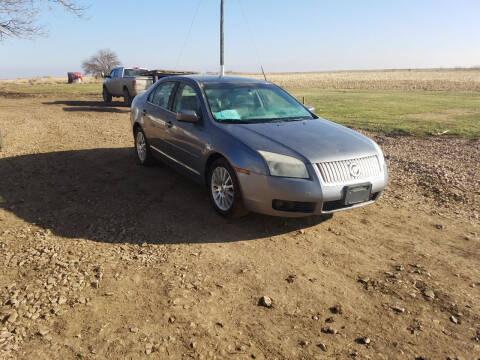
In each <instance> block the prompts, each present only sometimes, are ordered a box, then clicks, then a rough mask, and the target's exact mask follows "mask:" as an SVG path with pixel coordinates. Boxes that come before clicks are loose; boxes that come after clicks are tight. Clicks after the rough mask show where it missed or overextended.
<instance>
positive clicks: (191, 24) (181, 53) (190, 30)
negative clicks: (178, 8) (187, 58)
mask: <svg viewBox="0 0 480 360" xmlns="http://www.w3.org/2000/svg"><path fill="white" fill-rule="evenodd" d="M202 2H203V0H198V3H197V8H196V9H195V13H194V14H193V18H192V22H191V23H190V27H189V28H188V33H187V37H186V38H185V41H184V42H183V45H182V47H181V49H180V54H178V58H177V62H176V63H175V68H177V67H178V64H179V63H180V59H181V58H182V56H183V51H184V50H185V46H186V45H187V42H188V40H189V39H190V34H191V33H192V28H193V23H194V22H195V19H196V18H197V14H198V10H199V9H200V5H201V4H202Z"/></svg>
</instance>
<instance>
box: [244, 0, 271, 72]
mask: <svg viewBox="0 0 480 360" xmlns="http://www.w3.org/2000/svg"><path fill="white" fill-rule="evenodd" d="M237 2H238V5H239V6H240V10H241V12H242V16H243V20H244V21H245V23H246V24H247V30H248V33H249V35H250V40H251V41H252V43H253V48H254V49H255V55H256V56H257V62H258V64H259V65H260V69H261V70H262V73H263V77H264V78H265V80H267V77H266V76H265V71H263V66H262V61H261V59H260V52H259V51H258V46H257V42H256V41H255V37H254V36H253V32H252V28H251V26H250V23H249V22H248V19H247V16H246V15H245V10H244V9H243V5H242V1H241V0H237Z"/></svg>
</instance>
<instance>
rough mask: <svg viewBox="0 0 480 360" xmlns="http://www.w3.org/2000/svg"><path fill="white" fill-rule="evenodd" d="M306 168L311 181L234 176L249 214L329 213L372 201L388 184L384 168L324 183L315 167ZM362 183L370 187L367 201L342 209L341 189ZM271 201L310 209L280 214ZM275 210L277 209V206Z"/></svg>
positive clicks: (309, 165)
mask: <svg viewBox="0 0 480 360" xmlns="http://www.w3.org/2000/svg"><path fill="white" fill-rule="evenodd" d="M307 167H308V171H309V173H310V174H314V176H312V178H311V179H295V178H282V177H275V176H269V175H260V174H253V173H250V174H244V173H237V177H238V180H239V182H240V188H241V191H242V197H243V201H244V205H245V207H246V208H247V209H248V210H250V211H253V212H257V213H261V214H266V215H273V216H282V217H302V216H311V215H320V214H331V213H334V212H337V211H341V210H348V209H353V208H357V207H360V206H364V205H368V204H371V203H373V202H375V201H376V200H377V199H378V198H379V196H380V193H381V192H382V191H383V189H384V188H385V187H386V185H387V182H388V175H387V171H386V168H383V169H382V171H381V173H380V174H379V175H377V176H374V177H370V178H366V179H365V178H364V179H362V180H358V181H353V182H346V183H336V184H325V183H324V182H323V181H322V180H321V175H320V172H319V170H318V168H317V165H312V164H308V165H307ZM363 183H370V184H372V190H371V193H372V197H371V199H370V200H369V201H366V202H362V203H359V204H355V205H350V206H343V205H342V199H343V197H344V190H345V187H346V186H349V185H356V184H363ZM275 200H281V201H284V202H295V203H302V204H307V203H310V204H312V206H305V205H301V204H300V206H299V207H298V209H297V208H296V210H292V211H281V210H276V209H274V206H273V205H277V203H274V201H275ZM275 207H277V208H278V206H275Z"/></svg>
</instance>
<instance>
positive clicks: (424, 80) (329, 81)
mask: <svg viewBox="0 0 480 360" xmlns="http://www.w3.org/2000/svg"><path fill="white" fill-rule="evenodd" d="M242 75H244V76H251V77H255V78H262V77H263V75H259V74H242ZM267 78H268V80H269V81H272V82H274V83H276V84H278V85H279V86H281V87H285V88H290V89H302V88H303V89H304V88H310V89H312V88H317V89H368V90H432V91H437V90H444V91H480V69H471V70H467V69H465V70H463V69H462V70H454V69H447V70H441V69H439V70H384V71H336V72H311V73H275V74H268V75H267Z"/></svg>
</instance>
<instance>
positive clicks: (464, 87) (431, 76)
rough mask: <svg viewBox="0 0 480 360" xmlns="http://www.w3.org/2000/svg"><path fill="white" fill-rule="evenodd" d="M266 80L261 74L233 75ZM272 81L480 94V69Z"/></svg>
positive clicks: (44, 80)
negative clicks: (474, 92)
mask: <svg viewBox="0 0 480 360" xmlns="http://www.w3.org/2000/svg"><path fill="white" fill-rule="evenodd" d="M233 74H234V75H239V76H247V77H254V78H263V75H261V74H248V73H233ZM267 78H268V80H269V81H272V82H274V83H276V84H278V85H280V86H282V87H286V88H289V89H303V88H310V89H311V88H317V89H370V90H374V89H378V90H432V91H436V90H449V91H480V68H475V69H432V70H375V71H325V72H302V73H271V74H267ZM83 80H84V83H86V84H100V83H101V82H102V79H101V78H95V77H91V76H85V77H84V78H83ZM66 82H67V79H66V77H51V76H46V77H36V78H33V79H14V80H0V88H1V87H5V86H7V85H12V84H16V85H27V84H29V85H40V84H44V85H48V84H50V85H51V84H65V83H66Z"/></svg>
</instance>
